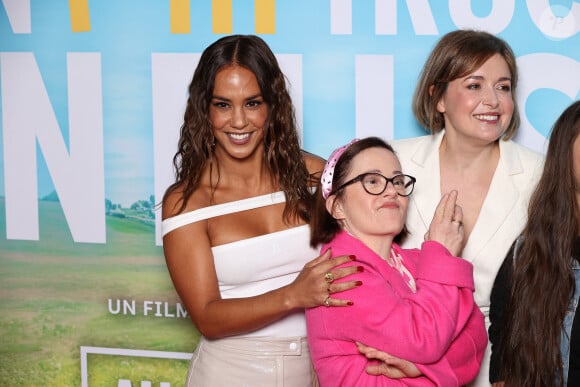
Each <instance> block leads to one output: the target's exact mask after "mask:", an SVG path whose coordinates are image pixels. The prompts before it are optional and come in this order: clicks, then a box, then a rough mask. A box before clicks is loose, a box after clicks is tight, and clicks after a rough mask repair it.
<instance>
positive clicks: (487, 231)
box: [463, 140, 523, 261]
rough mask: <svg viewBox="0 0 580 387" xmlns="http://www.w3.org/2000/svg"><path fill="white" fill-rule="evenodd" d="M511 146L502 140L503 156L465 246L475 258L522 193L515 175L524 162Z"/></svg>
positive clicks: (466, 252)
mask: <svg viewBox="0 0 580 387" xmlns="http://www.w3.org/2000/svg"><path fill="white" fill-rule="evenodd" d="M506 148H507V149H506ZM509 148H511V144H510V143H507V142H505V141H501V140H500V158H499V161H498V165H497V168H496V170H495V173H494V175H493V178H492V181H491V185H490V187H489V191H488V193H487V196H486V198H485V200H484V202H483V205H482V207H481V211H480V212H479V216H478V218H477V222H476V223H475V226H474V228H473V230H472V232H471V235H470V236H469V240H468V241H467V245H466V246H465V248H464V249H463V255H464V256H466V257H472V261H475V260H477V258H479V255H480V254H481V252H482V251H484V249H485V248H486V245H487V244H488V243H490V241H491V239H492V238H493V236H494V234H495V233H496V232H497V231H498V229H499V228H500V227H501V226H502V225H503V224H504V223H505V222H506V221H507V219H508V217H509V215H510V213H511V212H512V211H513V210H514V206H515V205H516V202H517V201H518V198H519V196H520V193H519V190H518V188H517V187H516V185H515V183H514V178H513V176H514V175H518V174H521V173H523V166H522V164H521V161H520V159H519V157H518V156H517V152H515V150H514V149H509ZM481 219H485V221H481ZM487 250H489V249H486V251H487Z"/></svg>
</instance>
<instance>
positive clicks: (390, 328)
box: [306, 232, 487, 387]
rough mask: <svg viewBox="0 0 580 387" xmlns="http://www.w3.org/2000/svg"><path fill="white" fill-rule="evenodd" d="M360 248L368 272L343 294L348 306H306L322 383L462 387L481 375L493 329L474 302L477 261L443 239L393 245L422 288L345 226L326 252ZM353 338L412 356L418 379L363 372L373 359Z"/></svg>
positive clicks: (359, 256) (326, 385)
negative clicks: (456, 251)
mask: <svg viewBox="0 0 580 387" xmlns="http://www.w3.org/2000/svg"><path fill="white" fill-rule="evenodd" d="M329 247H330V248H332V254H333V256H338V255H343V254H354V255H356V257H357V261H356V262H357V264H358V265H361V266H364V272H362V273H359V274H357V279H360V280H361V281H362V282H363V285H362V286H360V287H357V288H355V289H351V290H348V291H345V292H343V293H340V294H338V295H337V297H339V298H343V299H349V300H352V301H353V302H354V305H353V306H349V307H328V308H327V307H324V306H321V307H317V308H311V309H308V310H306V324H307V329H308V342H309V344H310V350H311V355H312V360H313V362H314V367H315V369H316V372H317V373H318V377H319V381H320V384H321V386H322V387H332V386H342V387H347V386H400V385H405V386H434V385H437V386H446V387H448V386H461V385H464V384H466V383H468V382H469V381H471V380H472V379H473V378H475V376H476V375H477V373H478V371H479V366H480V364H481V359H482V357H483V353H484V350H485V347H486V345H487V333H486V330H485V326H484V319H483V314H482V313H481V312H480V310H479V308H477V306H476V305H475V303H474V300H473V290H474V285H473V267H472V265H471V263H469V262H467V261H464V260H463V259H460V258H457V257H454V256H452V255H451V254H450V253H449V251H448V250H447V249H446V248H445V247H443V246H442V245H441V244H439V243H437V242H433V241H429V242H424V243H423V245H422V249H421V250H418V249H409V250H406V249H401V248H400V247H399V246H397V245H395V244H394V245H393V249H394V250H395V252H396V253H398V254H399V255H400V256H401V257H402V258H403V263H404V266H405V267H406V268H407V269H408V271H409V272H410V273H411V274H412V275H413V277H414V279H415V282H416V292H414V291H413V290H412V289H411V287H410V286H409V285H408V283H407V282H408V281H407V280H406V279H405V278H404V276H403V275H401V273H400V272H399V271H398V270H396V269H395V268H393V267H391V266H390V265H389V264H388V263H387V262H386V261H385V260H383V259H382V258H381V257H380V256H378V255H377V254H375V253H374V252H373V251H372V250H371V249H369V248H368V247H367V246H366V245H364V244H363V243H362V242H361V241H359V240H358V239H356V238H354V237H352V236H351V235H349V234H348V233H346V232H341V233H339V234H338V235H337V236H336V237H335V238H334V240H333V241H332V242H330V243H329V244H327V245H324V246H323V247H322V251H324V250H326V249H327V248H329ZM355 341H358V342H361V343H364V344H367V345H370V346H372V347H375V348H377V349H380V350H382V351H385V352H387V353H389V354H391V355H393V356H396V357H399V358H403V359H406V360H409V361H411V362H413V363H415V364H416V365H417V367H418V368H419V369H420V370H421V372H422V373H423V376H421V377H418V378H404V379H389V378H387V377H385V376H372V375H368V374H367V373H366V372H365V367H366V366H367V365H368V364H369V361H368V360H367V359H366V358H365V357H364V356H363V355H361V354H360V353H359V352H358V350H357V348H356V345H355Z"/></svg>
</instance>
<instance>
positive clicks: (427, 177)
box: [405, 132, 444, 233]
mask: <svg viewBox="0 0 580 387" xmlns="http://www.w3.org/2000/svg"><path fill="white" fill-rule="evenodd" d="M443 134H444V132H441V133H438V134H436V135H435V136H429V137H424V139H425V141H423V142H422V143H421V144H420V146H418V147H417V149H416V151H415V152H414V153H413V156H412V157H411V163H410V167H411V170H410V171H409V172H406V171H405V173H409V174H410V175H413V176H414V177H415V178H416V179H417V182H416V183H415V190H414V191H413V194H412V195H411V201H412V202H413V206H412V207H414V208H415V209H416V211H417V215H418V216H419V217H420V219H421V221H422V223H423V225H424V227H425V230H421V232H423V233H424V231H426V230H427V229H428V228H429V225H430V224H431V220H432V219H433V214H434V213H435V208H437V204H438V203H439V200H440V198H441V174H440V172H439V145H440V144H441V140H442V139H443Z"/></svg>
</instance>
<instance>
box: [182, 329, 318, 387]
mask: <svg viewBox="0 0 580 387" xmlns="http://www.w3.org/2000/svg"><path fill="white" fill-rule="evenodd" d="M317 385H318V383H317V380H316V374H315V373H314V370H313V368H312V361H311V359H310V351H309V350H308V343H307V341H306V338H305V337H295V338H274V337H272V338H270V337H265V338H262V337H260V338H248V337H241V338H240V337H236V338H227V339H220V340H207V339H205V338H203V337H202V338H201V339H200V341H199V344H198V346H197V349H196V350H195V352H194V354H193V358H192V359H191V365H190V367H189V372H188V374H187V383H186V386H189V387H198V386H199V387H221V386H228V387H230V386H234V387H242V386H244V387H245V386H248V387H250V386H251V387H261V386H264V387H277V386H280V387H282V386H283V387H310V386H317Z"/></svg>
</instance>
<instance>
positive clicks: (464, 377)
mask: <svg viewBox="0 0 580 387" xmlns="http://www.w3.org/2000/svg"><path fill="white" fill-rule="evenodd" d="M456 211H461V209H460V208H457V209H456ZM453 219H454V220H456V221H458V220H461V214H456V215H454V217H453ZM436 220H437V219H435V218H434V221H436ZM437 227H438V225H437V222H433V223H432V224H431V227H430V230H429V232H428V233H427V236H426V237H427V238H429V237H430V235H432V236H433V238H437V239H439V238H440V237H439V236H438V235H439V233H438V231H437V230H436V228H437ZM444 243H446V244H447V245H446V247H448V249H449V250H450V251H451V252H452V253H453V254H454V255H457V254H459V252H460V251H461V250H462V249H463V238H461V241H459V240H457V239H455V238H452V243H448V242H444ZM484 330H485V323H484V319H483V314H482V313H481V311H480V310H479V308H478V307H477V305H474V306H473V310H472V313H471V316H470V318H469V320H468V321H467V324H466V326H465V327H464V329H463V330H461V332H460V334H459V335H458V336H457V338H456V339H455V340H453V342H452V343H451V345H450V346H449V349H448V350H447V352H446V353H445V354H444V356H443V357H442V358H441V360H439V362H447V363H448V364H449V366H450V367H451V369H452V370H453V372H454V373H455V375H456V378H457V380H458V382H459V384H460V385H464V384H467V383H469V382H470V381H472V380H473V379H474V378H475V377H476V376H477V370H478V368H479V365H480V364H481V361H482V359H483V355H484V352H485V348H486V345H487V337H485V340H484V337H483V336H482V335H481V334H478V332H479V333H480V332H481V331H484ZM357 348H358V350H359V352H360V353H361V354H363V355H364V356H366V357H367V358H368V359H369V360H370V361H371V362H369V365H368V366H367V367H366V372H367V373H368V374H370V375H377V376H378V375H383V376H387V377H389V378H392V379H399V378H413V377H418V376H421V375H423V372H422V371H421V369H422V368H424V367H429V366H430V365H427V366H425V365H421V364H417V365H416V364H414V363H412V362H410V361H407V360H404V359H400V358H397V357H395V356H392V355H390V354H388V353H386V352H383V351H379V350H377V349H376V348H373V347H370V346H367V345H364V344H362V343H357ZM376 360H378V361H380V362H379V363H377V362H376Z"/></svg>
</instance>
